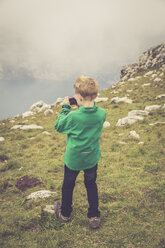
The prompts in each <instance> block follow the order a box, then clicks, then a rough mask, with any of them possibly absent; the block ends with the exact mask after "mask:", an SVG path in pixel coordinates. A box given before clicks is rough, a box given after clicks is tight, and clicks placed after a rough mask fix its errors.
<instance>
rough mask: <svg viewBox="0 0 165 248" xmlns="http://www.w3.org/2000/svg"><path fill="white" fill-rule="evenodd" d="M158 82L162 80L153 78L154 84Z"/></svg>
mask: <svg viewBox="0 0 165 248" xmlns="http://www.w3.org/2000/svg"><path fill="white" fill-rule="evenodd" d="M160 82H162V79H161V78H155V79H154V83H160Z"/></svg>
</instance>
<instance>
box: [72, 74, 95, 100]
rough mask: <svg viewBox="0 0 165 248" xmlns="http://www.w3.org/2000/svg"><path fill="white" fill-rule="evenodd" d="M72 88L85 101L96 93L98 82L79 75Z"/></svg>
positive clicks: (92, 97)
mask: <svg viewBox="0 0 165 248" xmlns="http://www.w3.org/2000/svg"><path fill="white" fill-rule="evenodd" d="M74 89H75V93H76V94H80V95H81V96H82V97H83V98H84V100H85V101H92V100H94V99H95V98H96V96H97V94H98V82H97V81H96V80H94V79H93V78H90V77H85V76H80V77H79V78H77V80H76V82H75V84H74Z"/></svg>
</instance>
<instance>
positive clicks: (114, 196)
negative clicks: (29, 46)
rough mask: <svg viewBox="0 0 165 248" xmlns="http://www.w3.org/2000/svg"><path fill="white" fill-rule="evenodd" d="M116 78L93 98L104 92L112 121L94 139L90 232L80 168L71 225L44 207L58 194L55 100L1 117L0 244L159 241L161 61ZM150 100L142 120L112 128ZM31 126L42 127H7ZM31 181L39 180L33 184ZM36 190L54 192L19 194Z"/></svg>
mask: <svg viewBox="0 0 165 248" xmlns="http://www.w3.org/2000/svg"><path fill="white" fill-rule="evenodd" d="M125 75H126V74H125ZM121 80H122V81H121V82H118V83H117V84H116V85H114V86H112V87H110V88H108V89H104V90H101V91H100V96H99V97H108V100H107V101H105V102H99V103H98V106H101V107H103V108H104V109H105V110H106V111H107V121H108V122H110V124H111V126H110V127H109V128H105V129H104V131H103V134H102V137H101V139H100V144H101V150H102V158H101V159H100V161H99V168H98V178H97V184H98V189H99V200H100V211H101V220H102V226H101V228H100V229H99V230H96V231H94V232H93V231H91V230H90V229H89V227H88V219H87V217H86V214H87V207H88V204H87V199H86V191H85V187H84V183H83V173H80V175H79V176H78V178H77V182H76V187H75V191H74V199H73V209H74V210H73V214H72V221H71V222H70V223H68V224H67V225H64V224H59V223H58V221H57V220H56V219H55V217H54V215H51V214H48V213H45V212H44V211H43V209H44V208H45V206H46V205H47V204H53V202H54V200H55V199H57V198H60V197H61V186H62V180H63V166H64V162H63V161H64V152H65V144H66V136H65V135H62V134H59V133H57V132H55V131H54V124H55V121H56V118H57V114H58V112H59V111H60V110H61V105H60V104H56V105H55V106H52V108H51V109H52V110H53V114H52V115H48V116H45V115H44V114H43V112H40V113H36V114H34V115H31V116H28V117H26V118H22V116H18V117H15V118H12V119H7V120H3V121H1V122H0V137H3V138H4V140H3V141H1V142H0V193H1V196H0V220H1V225H0V246H1V247H3V248H9V247H12V248H14V247H28V248H29V247H80V248H85V247H89V248H91V247H114V248H117V247H127V248H128V247H129V248H134V247H136V248H137V247H145V248H146V247H150V248H151V247H153V248H156V247H165V236H164V210H165V209H164V200H165V183H164V182H165V168H164V164H165V154H164V153H165V132H164V130H165V128H164V127H165V108H164V104H165V64H164V61H162V62H161V63H160V64H159V65H158V66H155V65H154V67H152V68H150V69H149V70H148V69H147V70H146V69H145V70H142V71H141V70H137V71H136V73H135V74H134V75H131V76H130V75H129V77H128V79H126V80H123V79H121ZM114 97H119V98H123V97H127V98H128V99H131V100H132V103H125V102H120V103H113V102H111V99H112V98H114ZM153 105H158V106H159V107H157V109H156V110H150V111H148V112H149V114H148V115H146V116H144V119H143V120H141V121H137V122H135V123H134V124H132V125H128V124H125V125H122V126H116V124H117V122H118V120H119V119H122V118H124V117H126V116H128V113H129V112H130V111H132V110H145V107H147V106H153ZM56 112H57V113H56ZM30 124H36V125H39V126H41V127H43V129H29V130H22V129H11V128H12V127H13V126H14V125H30ZM43 131H47V132H49V133H50V134H51V135H46V134H45V133H43ZM130 131H136V133H137V134H139V136H140V138H139V139H138V138H134V137H132V136H131V135H130ZM25 176H28V178H29V179H31V181H30V182H31V183H30V184H28V183H27V182H25V184H24V188H21V187H19V186H20V185H21V180H19V179H22V181H23V180H25V178H24V177H25ZM32 178H33V179H34V178H35V179H36V181H35V180H32ZM26 179H27V177H26ZM37 180H38V182H41V183H42V184H40V183H38V185H37ZM32 181H33V182H34V181H35V182H36V186H35V183H34V184H33V183H32ZM25 186H26V187H25ZM41 189H46V190H50V191H53V192H56V194H55V196H51V197H50V198H44V199H37V200H26V197H27V196H28V195H29V194H30V193H32V192H34V191H37V190H41Z"/></svg>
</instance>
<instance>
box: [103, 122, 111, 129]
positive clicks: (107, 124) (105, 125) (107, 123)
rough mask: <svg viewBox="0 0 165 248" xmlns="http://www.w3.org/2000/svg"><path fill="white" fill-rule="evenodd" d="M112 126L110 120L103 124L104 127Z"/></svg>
mask: <svg viewBox="0 0 165 248" xmlns="http://www.w3.org/2000/svg"><path fill="white" fill-rule="evenodd" d="M110 126H111V124H110V123H109V122H108V121H105V122H104V124H103V127H104V128H107V127H110Z"/></svg>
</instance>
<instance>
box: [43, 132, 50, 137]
mask: <svg viewBox="0 0 165 248" xmlns="http://www.w3.org/2000/svg"><path fill="white" fill-rule="evenodd" d="M42 133H43V134H46V135H49V136H51V133H49V132H47V131H44V132H42Z"/></svg>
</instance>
